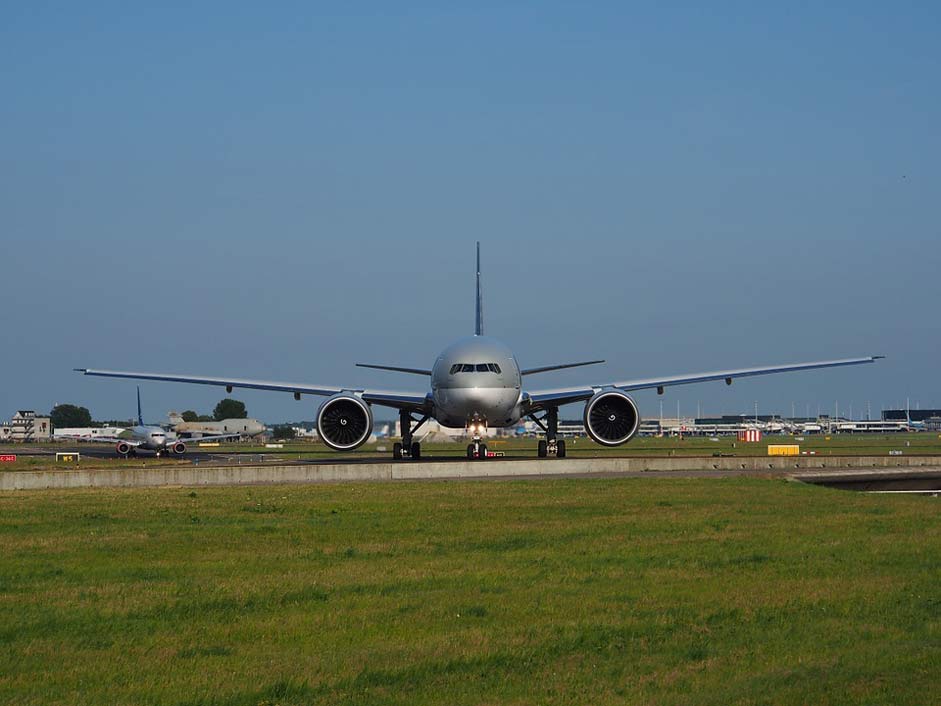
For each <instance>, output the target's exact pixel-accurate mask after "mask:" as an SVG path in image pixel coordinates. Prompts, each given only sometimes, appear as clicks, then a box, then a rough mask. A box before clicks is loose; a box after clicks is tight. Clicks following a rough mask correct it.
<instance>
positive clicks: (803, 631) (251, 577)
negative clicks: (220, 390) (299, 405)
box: [0, 479, 941, 706]
mask: <svg viewBox="0 0 941 706" xmlns="http://www.w3.org/2000/svg"><path fill="white" fill-rule="evenodd" d="M939 517H941V515H939V506H938V500H937V499H934V498H925V497H911V496H904V497H899V496H873V495H859V494H853V493H848V492H843V491H834V490H827V489H823V488H817V487H810V486H804V485H800V484H796V483H788V482H785V481H779V480H762V479H726V480H686V479H673V480H660V481H652V480H648V479H607V480H590V481H586V480H550V481H514V482H502V481H501V482H437V483H394V484H349V485H316V486H282V487H277V486H265V487H253V488H244V487H243V488H213V489H205V490H204V489H199V490H196V491H192V490H189V489H159V490H133V491H130V490H129V491H124V490H107V491H69V492H59V491H47V492H15V493H4V494H0V547H2V549H0V615H2V622H0V703H4V704H7V703H9V704H217V705H219V706H240V705H243V704H244V705H246V706H248V705H250V706H257V705H259V704H266V705H268V706H271V705H272V704H282V705H288V704H310V703H313V704H442V703H447V704H615V703H618V704H619V703H657V704H736V703H740V704H759V703H773V704H779V703H780V704H808V703H813V704H840V703H847V704H848V703H853V704H856V703H867V704H893V705H894V704H907V703H911V704H921V703H937V702H938V700H939V696H941V690H939V687H938V683H937V667H938V664H939V663H941V531H939V529H941V521H939Z"/></svg>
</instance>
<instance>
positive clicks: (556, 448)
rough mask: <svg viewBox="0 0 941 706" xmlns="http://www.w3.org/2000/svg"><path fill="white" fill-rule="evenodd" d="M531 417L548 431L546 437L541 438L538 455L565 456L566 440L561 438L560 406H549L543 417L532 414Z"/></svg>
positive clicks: (541, 456) (540, 456) (542, 456)
mask: <svg viewBox="0 0 941 706" xmlns="http://www.w3.org/2000/svg"><path fill="white" fill-rule="evenodd" d="M529 418H530V419H532V420H533V421H534V422H536V424H537V425H538V426H539V428H540V429H542V430H543V431H544V432H546V438H545V439H540V440H539V446H538V450H537V452H536V455H537V456H539V458H546V457H548V456H555V457H556V458H565V441H563V440H562V439H560V438H559V408H558V407H549V408H548V409H547V410H546V413H545V414H544V415H543V416H542V417H536V416H534V415H530V416H529Z"/></svg>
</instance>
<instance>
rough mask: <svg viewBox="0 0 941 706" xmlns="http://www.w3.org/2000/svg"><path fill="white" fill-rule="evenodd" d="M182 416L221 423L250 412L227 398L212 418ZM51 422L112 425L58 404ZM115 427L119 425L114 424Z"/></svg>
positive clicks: (191, 414)
mask: <svg viewBox="0 0 941 706" xmlns="http://www.w3.org/2000/svg"><path fill="white" fill-rule="evenodd" d="M181 416H182V417H183V421H185V422H221V421H222V420H223V419H246V418H247V417H248V410H247V409H246V407H245V403H244V402H242V401H240V400H234V399H232V398H231V397H226V398H225V399H223V400H220V401H219V404H217V405H216V406H215V408H214V409H213V410H212V415H211V416H210V415H201V414H197V413H196V412H194V411H193V410H191V409H188V410H186V411H185V412H183V414H182V415H181ZM49 422H50V423H51V424H52V427H53V429H56V428H58V429H64V428H66V427H93V426H102V425H105V424H110V422H95V421H93V420H92V416H91V412H90V411H89V410H88V408H87V407H81V406H78V405H74V404H58V405H56V406H55V407H53V408H52V411H51V412H50V413H49ZM122 424H123V422H122ZM114 426H119V425H118V424H114Z"/></svg>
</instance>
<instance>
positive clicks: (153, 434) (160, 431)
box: [61, 387, 236, 456]
mask: <svg viewBox="0 0 941 706" xmlns="http://www.w3.org/2000/svg"><path fill="white" fill-rule="evenodd" d="M233 436H236V434H219V435H216V436H204V437H201V438H200V439H199V441H215V440H217V439H231V438H232V437H233ZM61 438H63V439H74V440H76V441H104V442H112V443H114V444H115V447H114V448H115V451H117V452H118V453H119V454H121V455H122V456H135V455H136V454H137V452H138V451H139V450H143V451H153V452H154V453H155V454H156V455H157V456H161V455H163V454H164V453H174V454H176V455H177V456H182V455H183V454H185V453H186V443H185V442H184V441H182V440H181V439H178V438H177V437H176V436H170V435H168V434H167V432H166V430H165V429H164V428H163V427H158V426H152V425H148V424H144V418H143V415H142V414H141V405H140V388H139V387H138V388H137V425H136V426H133V427H130V428H128V429H125V430H124V431H122V432H121V433H119V434H118V435H117V436H92V435H91V434H88V435H82V436H71V435H66V436H62V437H61Z"/></svg>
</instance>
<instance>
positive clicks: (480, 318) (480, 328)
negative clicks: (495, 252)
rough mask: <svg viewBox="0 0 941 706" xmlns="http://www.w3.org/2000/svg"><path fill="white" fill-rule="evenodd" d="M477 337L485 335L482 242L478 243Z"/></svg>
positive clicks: (475, 332) (475, 331) (475, 329)
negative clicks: (481, 270) (481, 277)
mask: <svg viewBox="0 0 941 706" xmlns="http://www.w3.org/2000/svg"><path fill="white" fill-rule="evenodd" d="M474 335H475V336H483V335H484V304H483V301H482V300H481V298H480V241H479V240H478V241H477V325H476V326H475V327H474Z"/></svg>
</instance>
